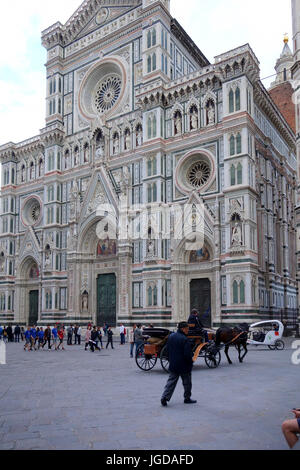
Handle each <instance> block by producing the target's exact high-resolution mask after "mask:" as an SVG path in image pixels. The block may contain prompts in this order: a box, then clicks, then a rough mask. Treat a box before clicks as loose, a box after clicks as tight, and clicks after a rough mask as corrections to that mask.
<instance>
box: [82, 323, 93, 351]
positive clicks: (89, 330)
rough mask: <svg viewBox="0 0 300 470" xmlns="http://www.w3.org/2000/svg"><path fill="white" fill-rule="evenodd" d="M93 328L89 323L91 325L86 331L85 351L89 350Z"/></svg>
mask: <svg viewBox="0 0 300 470" xmlns="http://www.w3.org/2000/svg"><path fill="white" fill-rule="evenodd" d="M91 329H92V328H91V326H90V325H89V326H88V327H87V330H86V333H85V348H84V349H85V351H86V350H87V347H88V345H89V342H90V339H91V333H92V332H91Z"/></svg>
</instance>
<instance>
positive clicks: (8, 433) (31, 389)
mask: <svg viewBox="0 0 300 470" xmlns="http://www.w3.org/2000/svg"><path fill="white" fill-rule="evenodd" d="M66 348H67V349H66V351H65V352H64V351H57V352H56V351H48V350H45V351H37V352H34V351H32V352H24V351H23V347H22V345H21V344H8V345H7V365H6V366H1V365H0V377H1V380H0V450H3V449H16V450H18V449H44V450H46V449H47V450H48V449H68V450H69V449H70V450H71V449H104V450H110V449H118V450H122V449H123V450H129V449H130V450H131V449H137V450H139V449H145V450H161V449H162V450H194V449H195V450H198V449H203V450H206V449H207V450H209V449H220V450H221V449H275V450H277V449H278V450H279V449H286V444H285V442H284V440H283V437H282V435H281V423H282V421H283V420H284V419H286V418H288V417H292V415H291V414H290V413H289V410H290V409H291V408H293V407H299V406H300V394H299V389H300V387H299V376H300V374H299V372H300V366H295V365H292V363H291V355H292V350H291V349H290V341H289V345H288V349H286V350H285V351H269V350H266V349H264V350H262V349H261V348H260V349H259V350H258V349H251V350H250V352H249V354H248V356H247V357H246V360H245V363H244V364H239V362H238V359H237V353H236V351H235V350H234V349H232V350H231V351H230V354H231V356H232V358H233V359H234V364H233V365H232V366H229V365H228V363H227V361H226V358H225V356H224V353H223V354H222V362H221V365H220V367H219V368H218V369H216V370H210V369H208V368H207V367H206V366H205V364H204V361H203V359H200V360H199V361H198V363H196V366H195V367H194V371H193V398H195V399H196V400H198V403H197V404H196V405H184V404H183V388H182V384H181V383H178V386H177V389H176V392H175V394H174V397H173V399H172V401H171V402H170V404H169V406H168V407H167V408H162V407H161V405H160V397H161V393H162V390H163V387H164V386H165V383H166V380H167V375H166V374H165V373H164V372H163V371H162V369H161V366H160V364H157V366H156V368H155V369H154V370H153V371H151V372H149V373H145V372H142V371H141V370H139V369H138V368H137V366H136V364H135V362H134V359H130V357H129V346H128V345H125V346H120V345H116V348H115V350H111V349H108V350H103V351H101V352H95V353H91V352H90V351H87V352H85V351H84V347H83V346H81V347H78V346H71V347H66Z"/></svg>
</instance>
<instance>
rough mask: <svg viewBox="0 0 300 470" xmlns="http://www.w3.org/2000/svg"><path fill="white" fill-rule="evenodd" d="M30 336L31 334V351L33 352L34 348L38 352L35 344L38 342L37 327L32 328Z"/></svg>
mask: <svg viewBox="0 0 300 470" xmlns="http://www.w3.org/2000/svg"><path fill="white" fill-rule="evenodd" d="M30 334H31V348H30V350H31V351H32V348H33V349H34V350H35V351H36V347H35V342H36V338H37V331H36V327H35V325H34V326H33V327H32V328H31V330H30Z"/></svg>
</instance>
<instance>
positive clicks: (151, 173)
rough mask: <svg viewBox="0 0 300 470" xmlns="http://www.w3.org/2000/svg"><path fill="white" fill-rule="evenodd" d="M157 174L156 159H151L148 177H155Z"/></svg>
mask: <svg viewBox="0 0 300 470" xmlns="http://www.w3.org/2000/svg"><path fill="white" fill-rule="evenodd" d="M156 174H157V162H156V157H153V158H149V159H148V162H147V176H155V175H156Z"/></svg>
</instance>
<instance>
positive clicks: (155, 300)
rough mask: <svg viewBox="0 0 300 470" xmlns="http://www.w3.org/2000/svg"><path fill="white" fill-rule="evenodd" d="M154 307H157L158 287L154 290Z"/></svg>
mask: <svg viewBox="0 0 300 470" xmlns="http://www.w3.org/2000/svg"><path fill="white" fill-rule="evenodd" d="M153 306H154V307H156V306H157V287H156V286H155V287H154V289H153Z"/></svg>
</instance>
